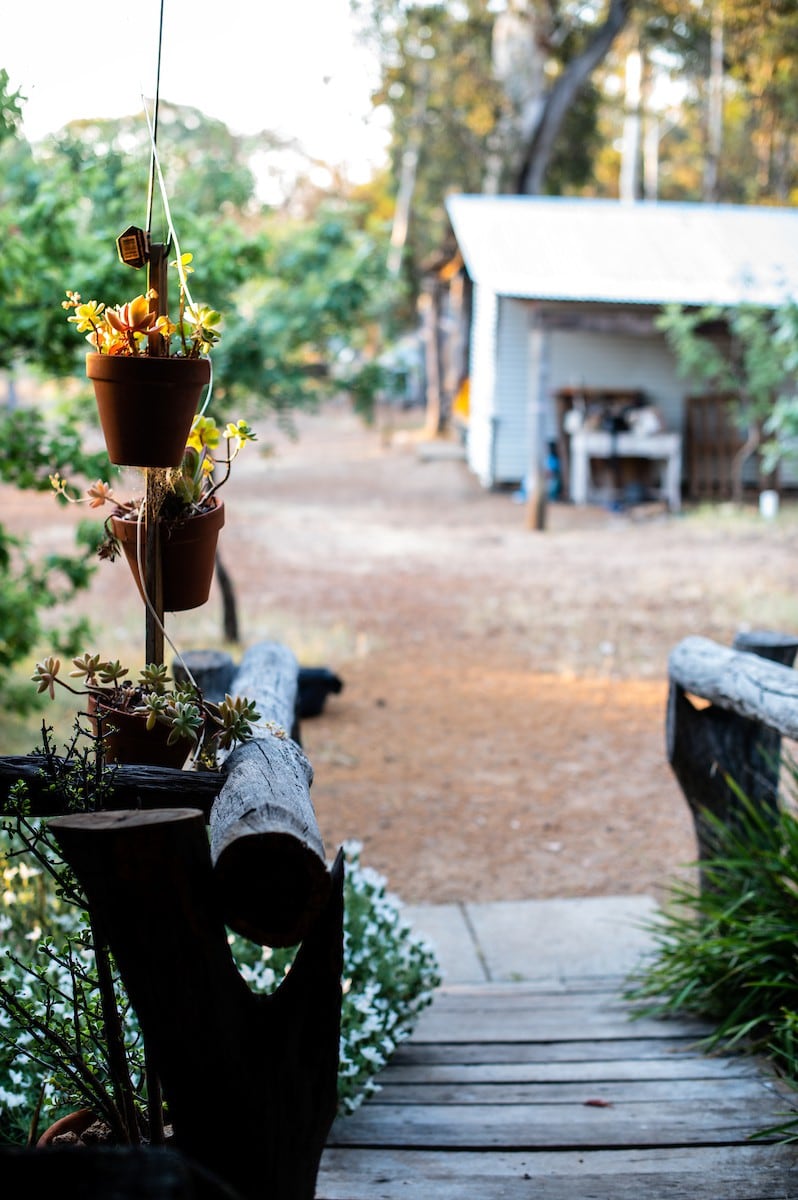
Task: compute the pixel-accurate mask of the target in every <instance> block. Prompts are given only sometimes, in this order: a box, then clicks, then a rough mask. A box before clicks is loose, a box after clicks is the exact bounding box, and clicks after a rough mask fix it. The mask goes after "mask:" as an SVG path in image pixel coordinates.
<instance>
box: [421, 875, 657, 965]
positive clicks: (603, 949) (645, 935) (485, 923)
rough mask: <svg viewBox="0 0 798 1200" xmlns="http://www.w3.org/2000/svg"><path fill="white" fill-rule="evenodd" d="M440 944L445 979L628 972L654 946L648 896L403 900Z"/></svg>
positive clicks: (651, 904) (654, 911)
mask: <svg viewBox="0 0 798 1200" xmlns="http://www.w3.org/2000/svg"><path fill="white" fill-rule="evenodd" d="M402 911H403V915H404V916H405V917H406V918H407V920H408V921H410V923H411V925H412V927H413V929H414V931H415V932H416V933H418V934H421V935H422V936H423V937H425V938H426V940H427V941H429V942H431V943H432V945H433V946H434V947H435V949H436V951H437V954H438V959H439V962H440V965H441V970H442V972H443V982H444V983H477V982H485V981H491V982H521V981H525V982H537V981H552V980H567V979H579V978H586V977H591V976H597V977H600V976H603V977H607V976H619V975H627V974H628V973H629V972H630V971H631V970H632V969H633V968H634V967H635V966H636V965H637V964H638V963H639V962H640V960H641V958H642V957H643V956H644V955H645V954H646V953H647V952H648V951H650V950H651V948H652V946H653V935H652V933H651V930H650V929H649V928H647V926H648V925H649V924H650V923H651V921H652V920H654V919H655V918H656V914H657V912H658V909H657V905H656V903H655V901H654V899H653V898H652V897H651V896H601V897H597V898H593V897H590V898H581V897H580V898H576V899H564V900H515V901H500V902H498V903H493V904H421V905H405V906H403V909H402Z"/></svg>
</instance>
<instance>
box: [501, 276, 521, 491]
mask: <svg viewBox="0 0 798 1200" xmlns="http://www.w3.org/2000/svg"><path fill="white" fill-rule="evenodd" d="M497 335H498V336H497V342H496V354H497V363H496V399H497V403H498V420H497V421H496V424H495V431H496V441H495V445H494V448H493V481H492V482H493V484H507V483H519V482H520V481H521V480H522V479H523V478H524V476H525V475H526V473H527V467H528V462H529V449H528V439H527V409H528V405H529V397H528V391H527V389H528V383H527V380H528V372H529V346H528V342H529V309H528V306H527V305H526V304H523V303H522V302H521V301H519V300H508V299H507V298H506V297H502V298H501V299H500V300H499V327H498V330H497Z"/></svg>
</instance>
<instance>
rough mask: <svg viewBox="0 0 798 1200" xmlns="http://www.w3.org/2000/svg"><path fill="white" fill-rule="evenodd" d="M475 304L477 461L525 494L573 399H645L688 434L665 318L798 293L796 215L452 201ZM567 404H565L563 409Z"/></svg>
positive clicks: (473, 435)
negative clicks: (684, 309) (687, 308)
mask: <svg viewBox="0 0 798 1200" xmlns="http://www.w3.org/2000/svg"><path fill="white" fill-rule="evenodd" d="M447 209H448V213H449V218H450V221H451V224H452V228H453V231H454V235H455V238H456V240H457V245H458V248H459V251H460V253H461V255H462V258H463V261H464V264H465V268H466V270H467V272H468V275H469V277H470V279H471V281H472V284H473V288H474V294H473V304H472V320H471V339H470V342H471V348H470V363H469V373H470V396H469V404H470V413H469V422H468V430H467V458H468V463H469V466H470V468H471V469H472V470H473V471H474V473H475V474H476V475H477V477H478V478H479V479H480V481H481V482H482V483H483V485H484V486H485V487H495V486H502V485H507V484H515V485H517V484H519V483H521V482H522V481H523V480H524V479H525V478H527V477H528V475H529V473H530V465H531V464H532V463H533V462H534V461H536V458H537V457H539V453H540V448H541V445H543V444H545V443H546V442H551V441H557V440H558V439H559V440H561V439H562V428H561V425H562V415H563V405H562V398H563V397H564V396H565V397H567V396H569V395H571V396H573V395H579V394H580V393H586V394H589V393H593V394H600V393H602V392H606V393H607V394H613V393H617V394H619V395H625V394H628V393H632V394H634V393H639V394H641V395H644V396H645V399H646V402H647V403H648V404H650V405H653V406H654V408H655V410H656V412H657V414H658V415H659V417H660V418H661V421H662V425H663V427H664V430H665V431H667V432H670V433H672V434H677V435H681V434H682V433H683V431H684V422H685V396H686V394H688V393H689V391H690V385H689V382H687V381H685V380H684V379H682V378H680V377H679V376H678V375H677V371H676V364H675V360H674V358H673V355H672V353H671V351H670V349H669V347H668V345H667V343H666V341H665V337H664V335H663V334H662V333H661V332H660V331H659V330H657V329H656V327H655V319H656V316H657V314H658V313H659V312H660V311H661V309H662V306H663V305H665V304H668V303H671V302H673V303H679V304H685V305H691V306H703V305H706V304H718V305H733V304H738V303H741V302H749V303H755V304H762V305H767V306H771V307H777V306H779V305H780V304H782V303H783V302H784V300H785V299H787V298H788V296H791V295H792V296H795V295H798V209H794V208H765V207H759V208H754V207H743V206H736V205H714V204H713V205H710V204H674V203H653V202H642V201H641V202H636V203H626V202H622V201H617V200H589V199H588V200H586V199H570V198H543V197H528V196H452V197H450V198H449V199H448V201H447ZM558 400H559V402H558Z"/></svg>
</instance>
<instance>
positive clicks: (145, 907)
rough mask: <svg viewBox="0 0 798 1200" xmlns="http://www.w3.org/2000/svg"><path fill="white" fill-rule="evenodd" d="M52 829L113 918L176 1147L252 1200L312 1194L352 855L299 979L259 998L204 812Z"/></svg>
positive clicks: (303, 955)
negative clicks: (246, 974)
mask: <svg viewBox="0 0 798 1200" xmlns="http://www.w3.org/2000/svg"><path fill="white" fill-rule="evenodd" d="M50 828H51V830H52V832H53V834H54V836H55V838H56V840H57V841H58V844H59V846H60V848H61V851H62V853H63V855H64V858H65V859H66V861H67V862H68V863H69V864H70V866H71V867H72V869H73V870H74V871H75V873H76V875H77V876H78V879H79V880H80V883H81V886H82V887H83V888H84V889H85V891H86V895H87V897H88V900H89V903H90V905H91V907H92V910H93V911H94V912H95V913H96V914H99V915H100V917H101V919H102V925H103V931H104V933H105V935H106V936H107V938H108V943H109V945H110V947H111V951H112V953H113V955H114V958H115V959H116V962H117V964H118V966H119V969H120V972H121V974H122V978H123V980H124V983H125V987H126V989H127V992H128V995H129V996H130V1000H131V1003H132V1005H133V1007H134V1009H135V1011H136V1014H137V1016H138V1018H139V1021H140V1024H141V1028H142V1032H143V1033H144V1037H145V1040H146V1043H147V1046H148V1047H149V1050H150V1053H151V1055H152V1057H153V1061H154V1062H155V1065H156V1068H157V1071H158V1076H159V1078H160V1079H161V1080H162V1082H163V1089H164V1095H165V1097H166V1100H167V1103H168V1106H169V1113H170V1117H171V1120H172V1124H173V1127H174V1131H175V1142H176V1147H177V1148H178V1149H179V1150H180V1151H181V1152H182V1153H184V1154H186V1155H187V1156H188V1158H189V1159H190V1160H192V1161H194V1162H197V1163H199V1164H201V1165H202V1166H203V1167H205V1168H206V1169H208V1170H209V1171H211V1172H213V1174H214V1175H216V1176H218V1177H219V1178H221V1179H223V1180H225V1181H226V1182H227V1183H228V1184H229V1185H231V1186H232V1187H234V1188H235V1189H237V1191H238V1192H239V1193H240V1194H241V1196H242V1197H246V1198H251V1200H256V1198H257V1200H261V1198H262V1197H263V1196H268V1197H269V1198H270V1200H312V1198H313V1195H314V1192H315V1182H316V1176H317V1173H318V1166H319V1162H320V1160H321V1154H322V1151H323V1148H324V1144H325V1141H326V1139H327V1135H328V1133H329V1130H330V1128H331V1126H332V1122H333V1120H334V1118H335V1111H336V1106H337V1076H338V1039H339V1036H340V1012H341V972H342V968H343V924H342V923H343V856H342V854H341V853H340V852H339V854H338V857H337V859H336V863H335V866H334V868H333V872H332V874H331V883H332V886H331V888H330V890H329V893H328V897H327V901H326V903H325V905H324V906H323V908H322V910H321V911H320V912H319V913H318V915H317V917H316V920H315V922H314V924H313V926H312V928H311V929H310V930H309V931H308V935H307V937H306V939H305V940H304V942H303V944H302V946H301V947H300V950H299V952H298V954H297V957H296V959H295V962H294V965H293V967H292V968H291V971H290V972H289V974H288V975H287V976H286V978H285V979H284V980H283V982H282V983H281V985H280V987H279V988H278V990H277V991H276V992H275V993H274V994H273V995H271V996H257V995H254V994H253V993H252V992H251V991H250V990H249V988H248V987H247V985H246V984H245V982H244V980H243V979H242V977H241V976H240V975H239V973H238V970H237V969H236V967H235V964H234V962H233V960H232V957H231V954H230V948H229V946H228V942H227V931H226V926H225V922H224V919H223V915H222V913H221V911H220V909H219V905H218V903H217V895H218V893H217V887H216V882H215V880H214V876H213V872H212V868H211V862H210V856H209V850H208V839H207V835H206V831H205V823H204V820H203V818H202V814H201V813H200V812H199V811H196V810H190V809H177V810H175V809H160V810H157V811H149V812H144V811H131V812H124V813H110V812H100V813H79V814H76V815H73V816H67V817H60V818H56V819H54V820H53V821H51V822H50ZM253 865H254V864H253Z"/></svg>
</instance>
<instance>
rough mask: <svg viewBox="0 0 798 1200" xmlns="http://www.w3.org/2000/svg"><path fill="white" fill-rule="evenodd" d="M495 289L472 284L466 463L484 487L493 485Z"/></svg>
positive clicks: (496, 300) (496, 303)
mask: <svg viewBox="0 0 798 1200" xmlns="http://www.w3.org/2000/svg"><path fill="white" fill-rule="evenodd" d="M498 312H499V302H498V299H497V297H496V295H495V293H494V292H491V291H488V290H486V289H485V288H481V287H479V286H477V285H475V287H474V296H473V306H472V315H471V348H470V354H469V378H470V382H469V416H468V434H467V438H466V455H467V461H468V465H469V467H470V468H471V470H472V471H473V472H474V474H475V475H476V476H477V478H478V479H479V481H480V483H481V484H482V485H483V487H491V486H492V484H493V427H494V423H495V415H496V325H497V320H498Z"/></svg>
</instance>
